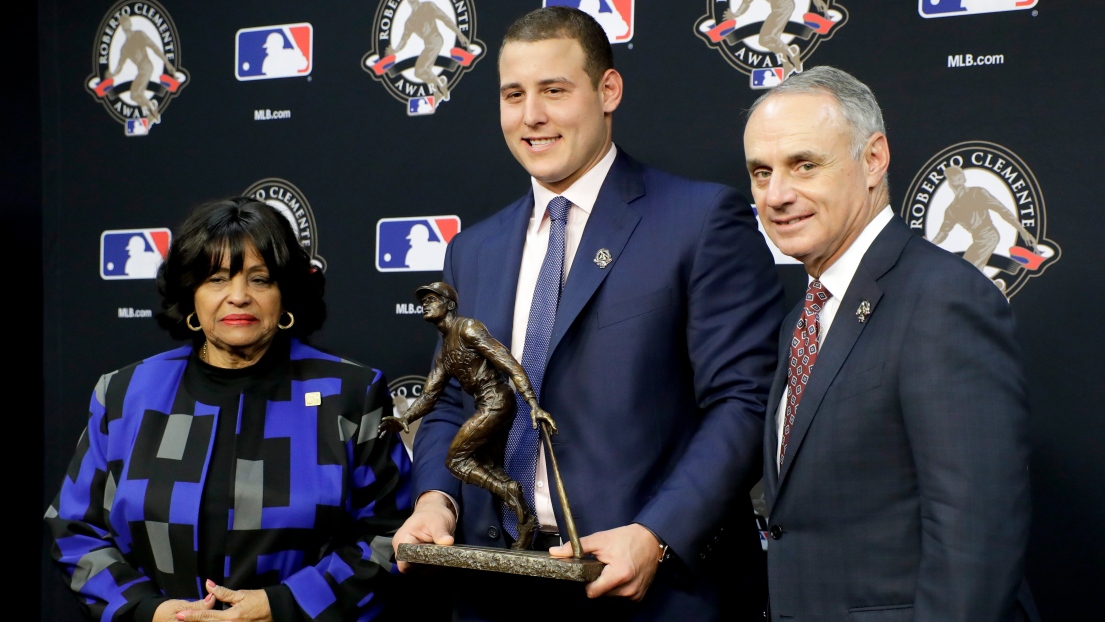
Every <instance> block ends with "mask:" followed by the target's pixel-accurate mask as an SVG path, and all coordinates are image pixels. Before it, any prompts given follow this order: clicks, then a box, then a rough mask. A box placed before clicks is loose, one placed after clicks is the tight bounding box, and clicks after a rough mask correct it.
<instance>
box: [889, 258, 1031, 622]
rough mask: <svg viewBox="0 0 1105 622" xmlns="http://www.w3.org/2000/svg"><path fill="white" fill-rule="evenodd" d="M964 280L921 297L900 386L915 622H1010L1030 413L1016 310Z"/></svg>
mask: <svg viewBox="0 0 1105 622" xmlns="http://www.w3.org/2000/svg"><path fill="white" fill-rule="evenodd" d="M934 272H935V271H934ZM968 276H969V277H974V278H967V279H957V282H956V283H955V286H954V287H952V286H947V285H948V283H947V282H946V281H938V282H936V283H934V284H932V286H931V287H927V288H926V291H927V292H928V294H927V295H926V296H924V297H922V298H921V303H920V305H919V306H918V308H917V309H916V310H915V314H914V317H913V319H912V321H911V323H910V326H911V327H912V329H913V330H911V335H910V337H909V338H907V346H906V347H907V350H906V352H907V353H906V354H905V355H904V356H905V360H906V364H905V366H904V369H903V373H902V375H901V380H900V382H901V383H902V386H901V395H902V410H903V417H904V420H905V426H906V431H907V434H908V436H909V441H910V447H911V448H912V452H913V458H914V463H915V465H916V469H917V479H918V485H919V488H920V490H919V493H920V498H921V528H922V531H921V539H922V541H921V564H920V570H919V576H918V582H917V594H916V601H915V609H914V611H915V614H914V619H915V620H918V621H921V622H923V621H927V620H933V621H935V620H940V621H942V622H950V621H955V620H963V621H966V620H1009V619H1012V614H1013V606H1014V597H1015V594H1016V590H1017V587H1018V585H1019V584H1020V581H1021V578H1022V576H1023V558H1024V553H1025V543H1026V542H1027V534H1028V515H1029V491H1028V485H1029V484H1028V442H1027V419H1028V406H1027V397H1026V388H1025V379H1024V375H1023V371H1022V367H1021V363H1020V353H1019V350H1018V348H1017V344H1016V340H1015V329H1014V321H1013V313H1012V310H1011V308H1010V306H1009V303H1008V302H1007V301H1006V300H1005V298H1004V297H1003V296H1002V295H1001V294H1000V293H999V292H998V291H997V289H996V288H995V287H994V286H993V285H992V284H991V283H990V282H989V280H988V279H985V278H981V275H976V273H972V274H969V275H968ZM934 278H937V279H939V278H940V277H934ZM943 278H945V279H951V278H954V277H952V276H947V275H945V276H944V277H943Z"/></svg>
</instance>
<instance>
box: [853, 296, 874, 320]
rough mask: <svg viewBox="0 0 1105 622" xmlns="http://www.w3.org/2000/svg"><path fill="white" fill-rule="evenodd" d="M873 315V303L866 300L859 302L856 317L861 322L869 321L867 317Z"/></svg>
mask: <svg viewBox="0 0 1105 622" xmlns="http://www.w3.org/2000/svg"><path fill="white" fill-rule="evenodd" d="M870 315H871V303H870V302H867V301H866V300H864V301H861V302H860V303H859V308H857V309H856V319H857V320H859V323H860V324H863V323H864V322H866V321H867V317H868V316H870Z"/></svg>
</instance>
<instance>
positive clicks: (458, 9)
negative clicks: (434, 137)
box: [361, 0, 487, 116]
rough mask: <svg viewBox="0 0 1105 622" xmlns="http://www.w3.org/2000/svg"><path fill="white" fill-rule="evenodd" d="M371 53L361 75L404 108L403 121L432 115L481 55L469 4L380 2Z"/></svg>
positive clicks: (364, 60) (422, 0)
mask: <svg viewBox="0 0 1105 622" xmlns="http://www.w3.org/2000/svg"><path fill="white" fill-rule="evenodd" d="M372 43H373V47H372V50H370V51H369V52H368V53H367V54H365V55H364V58H362V59H361V69H364V70H365V71H367V72H368V75H370V76H372V77H373V78H374V79H375V80H378V81H380V82H382V83H383V84H384V86H385V87H386V88H387V91H388V93H390V94H391V96H392V97H394V98H395V99H397V100H399V101H400V102H403V103H404V104H406V106H407V115H409V116H421V115H428V114H433V113H434V112H435V111H436V110H437V108H438V107H439V106H441V104H442V103H443V102H447V101H449V99H450V98H451V97H452V95H453V89H454V88H455V87H456V85H457V83H458V82H460V79H461V77H462V76H464V74H465V73H466V72H468V70H470V69H473V68H474V67H475V66H476V63H477V62H479V60H480V59H481V58H483V56H484V52H485V51H486V50H487V46H485V45H484V44H483V42H482V41H480V40H478V39H476V7H475V3H474V2H472V0H467V1H465V2H449V1H448V0H380V5H379V7H378V8H377V9H376V19H375V20H374V22H373V24H372Z"/></svg>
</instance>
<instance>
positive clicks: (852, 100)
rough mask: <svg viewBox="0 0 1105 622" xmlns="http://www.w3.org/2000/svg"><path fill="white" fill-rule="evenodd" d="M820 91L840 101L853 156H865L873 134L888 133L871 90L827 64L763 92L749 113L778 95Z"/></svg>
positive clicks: (796, 75)
mask: <svg viewBox="0 0 1105 622" xmlns="http://www.w3.org/2000/svg"><path fill="white" fill-rule="evenodd" d="M819 93H828V94H829V95H832V96H833V97H834V98H835V99H836V101H837V103H838V104H840V112H841V114H842V116H843V117H844V120H845V121H847V122H848V124H849V126H851V128H850V129H851V130H852V140H851V145H850V146H851V148H852V158H853V159H855V160H858V159H859V158H860V156H862V155H863V148H864V146H865V145H866V144H867V139H868V138H871V135H872V134H874V133H875V132H882V133H883V134H885V133H886V125H885V124H884V123H883V120H882V110H881V109H880V108H879V103H878V102H877V101H875V94H874V93H872V92H871V89H869V88H867V85H866V84H864V83H862V82H860V81H859V80H857V79H856V78H855V76H853V75H852V74H850V73H848V72H846V71H841V70H840V69H837V68H836V67H829V66H828V65H820V66H818V67H814V68H812V69H807V70H806V71H803V72H802V73H794V74H791V75H790V77H789V78H787V79H786V80H784V81H783V83H782V84H780V85H779V86H776V87H775V88H773V89H771V90H770V91H768V92H767V93H764V94H763V95H761V96H760V98H759V99H757V100H756V101H755V102H754V103H753V104H752V107H751V108H749V109H748V116H749V117H751V116H752V113H753V112H755V110H756V108H758V107H759V106H760V104H762V103H763V102H764V101H766V100H767V99H768V98H770V97H774V96H776V95H786V94H806V95H812V94H819Z"/></svg>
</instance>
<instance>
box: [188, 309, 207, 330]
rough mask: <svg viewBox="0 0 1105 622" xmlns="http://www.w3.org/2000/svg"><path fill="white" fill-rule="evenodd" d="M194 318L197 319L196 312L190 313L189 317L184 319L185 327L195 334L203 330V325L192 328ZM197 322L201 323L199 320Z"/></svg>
mask: <svg viewBox="0 0 1105 622" xmlns="http://www.w3.org/2000/svg"><path fill="white" fill-rule="evenodd" d="M194 317H196V312H195V311H193V312H191V313H189V314H188V317H186V318H184V325H185V326H187V327H188V330H190V331H192V332H193V333H195V332H199V331H201V330H203V326H202V325H200V326H192V318H194ZM197 321H199V320H197Z"/></svg>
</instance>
